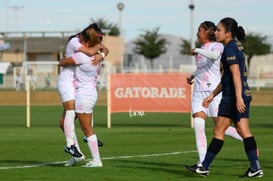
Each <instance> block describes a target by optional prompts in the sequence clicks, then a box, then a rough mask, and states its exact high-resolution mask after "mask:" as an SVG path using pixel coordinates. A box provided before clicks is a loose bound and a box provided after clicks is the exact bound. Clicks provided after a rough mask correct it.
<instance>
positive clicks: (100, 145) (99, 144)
mask: <svg viewBox="0 0 273 181" xmlns="http://www.w3.org/2000/svg"><path fill="white" fill-rule="evenodd" d="M83 141H84V142H85V143H87V138H86V136H84V137H83ZM102 146H103V142H101V141H100V140H98V147H102Z"/></svg>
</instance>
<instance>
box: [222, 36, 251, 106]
mask: <svg viewBox="0 0 273 181" xmlns="http://www.w3.org/2000/svg"><path fill="white" fill-rule="evenodd" d="M243 49H244V48H243V46H242V45H241V43H240V42H238V41H235V40H231V41H230V42H229V43H228V44H227V45H226V46H225V48H224V52H223V55H222V58H221V64H222V68H223V75H222V78H221V84H222V86H223V89H222V95H223V97H225V98H229V99H230V100H231V101H232V102H233V103H235V102H234V101H236V100H235V88H234V84H233V79H232V73H231V71H230V69H229V66H230V65H232V64H239V68H240V74H241V82H242V94H243V95H242V98H243V99H244V101H251V99H252V97H251V92H250V89H249V87H248V84H247V76H248V72H247V66H246V63H245V56H244V51H243Z"/></svg>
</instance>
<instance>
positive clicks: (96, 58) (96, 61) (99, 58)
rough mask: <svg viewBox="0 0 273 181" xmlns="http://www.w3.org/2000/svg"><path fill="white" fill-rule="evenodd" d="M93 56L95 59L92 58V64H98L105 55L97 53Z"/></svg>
mask: <svg viewBox="0 0 273 181" xmlns="http://www.w3.org/2000/svg"><path fill="white" fill-rule="evenodd" d="M93 57H94V59H93V60H92V65H97V64H98V63H100V62H101V61H102V60H103V57H102V55H101V54H96V55H94V56H93Z"/></svg>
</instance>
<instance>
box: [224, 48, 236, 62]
mask: <svg viewBox="0 0 273 181" xmlns="http://www.w3.org/2000/svg"><path fill="white" fill-rule="evenodd" d="M225 51H226V62H227V64H228V65H232V64H239V59H238V56H237V51H236V47H233V46H229V47H226V50H225Z"/></svg>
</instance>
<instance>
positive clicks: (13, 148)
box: [0, 106, 273, 181]
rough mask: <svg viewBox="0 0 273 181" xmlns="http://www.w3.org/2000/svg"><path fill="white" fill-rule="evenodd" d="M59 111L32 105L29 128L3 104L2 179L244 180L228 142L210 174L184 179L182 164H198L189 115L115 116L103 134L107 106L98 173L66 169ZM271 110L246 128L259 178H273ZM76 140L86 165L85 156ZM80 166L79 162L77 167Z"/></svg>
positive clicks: (239, 155)
mask: <svg viewBox="0 0 273 181" xmlns="http://www.w3.org/2000/svg"><path fill="white" fill-rule="evenodd" d="M61 111H62V107H60V106H33V107H31V127H30V128H26V123H25V117H26V116H25V115H26V113H25V112H26V111H25V107H23V106H0V113H1V114H0V115H1V118H0V143H1V148H0V153H1V158H0V180H9V181H10V180H20V181H21V180H27V181H40V180H43V181H45V180H48V181H64V180H65V181H70V180H73V181H75V180H76V181H84V180H88V181H90V180H95V181H96V180H100V181H101V180H103V181H104V180H111V181H115V180H118V181H119V180H124V181H129V180H130V181H131V180H163V181H165V180H171V181H173V180H186V181H188V180H189V181H191V180H201V179H204V180H205V179H206V180H210V181H211V180H215V181H216V180H217V181H219V180H223V181H230V180H242V179H239V178H238V176H239V175H241V174H243V173H244V172H245V171H246V169H247V168H248V166H249V162H248V160H247V158H246V155H245V153H244V149H243V145H242V143H240V142H238V141H235V140H232V139H230V138H226V141H225V145H224V147H223V149H222V151H221V152H220V153H219V154H218V155H217V158H216V159H215V160H214V162H213V164H212V166H211V169H210V175H209V177H207V178H202V177H199V176H196V175H193V174H191V173H188V172H187V171H186V170H185V169H184V168H183V165H185V164H193V163H195V162H196V161H197V153H196V148H195V141H194V133H193V129H192V128H191V127H190V114H181V113H179V114H176V113H145V116H135V117H130V116H129V114H128V113H115V114H112V128H111V129H108V128H107V123H106V120H107V117H106V115H107V114H106V107H105V106H97V107H96V108H95V115H94V116H95V131H96V133H97V136H98V138H99V139H100V140H101V141H103V143H104V146H103V147H101V148H100V154H101V157H102V161H103V164H104V166H103V167H102V168H83V167H81V165H77V166H75V167H69V168H67V167H64V166H63V164H64V162H65V161H66V160H68V159H69V158H70V157H69V155H68V154H66V153H65V152H64V151H63V148H64V145H65V139H64V135H63V133H62V131H61V130H60V129H59V128H58V121H59V117H60V115H61ZM272 118H273V107H252V108H251V122H250V126H251V129H252V132H253V134H254V135H255V138H256V140H257V144H258V147H259V150H260V163H261V166H262V167H263V170H264V177H263V178H261V180H272V177H273V173H272V171H273V163H272V159H273V156H272V155H273V143H272V140H273V119H272ZM206 125H207V127H206V128H207V129H206V131H207V137H208V142H210V140H211V137H212V128H213V125H212V121H211V120H207V123H206ZM76 127H77V135H78V139H79V142H80V145H81V149H82V151H83V152H84V153H85V155H86V157H87V159H90V154H89V151H88V148H87V145H86V144H85V143H84V142H83V141H82V137H83V133H82V132H81V130H80V128H79V124H78V121H76ZM82 164H84V162H83V163H82Z"/></svg>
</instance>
